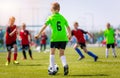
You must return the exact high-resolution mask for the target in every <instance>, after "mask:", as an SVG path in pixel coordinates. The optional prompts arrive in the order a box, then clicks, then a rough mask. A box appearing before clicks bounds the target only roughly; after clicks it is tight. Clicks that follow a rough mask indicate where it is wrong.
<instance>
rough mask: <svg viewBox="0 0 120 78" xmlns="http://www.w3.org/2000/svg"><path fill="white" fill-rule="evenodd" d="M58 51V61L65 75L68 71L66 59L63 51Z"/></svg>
mask: <svg viewBox="0 0 120 78" xmlns="http://www.w3.org/2000/svg"><path fill="white" fill-rule="evenodd" d="M59 51H60V59H61V62H62V65H63V67H64V75H67V74H68V72H69V70H68V64H67V62H66V57H65V55H64V49H59Z"/></svg>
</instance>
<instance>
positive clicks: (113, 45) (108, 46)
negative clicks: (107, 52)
mask: <svg viewBox="0 0 120 78" xmlns="http://www.w3.org/2000/svg"><path fill="white" fill-rule="evenodd" d="M106 47H107V48H108V49H109V48H110V47H112V48H115V44H114V43H112V44H107V45H106Z"/></svg>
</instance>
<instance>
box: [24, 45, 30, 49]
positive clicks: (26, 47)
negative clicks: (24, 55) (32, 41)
mask: <svg viewBox="0 0 120 78" xmlns="http://www.w3.org/2000/svg"><path fill="white" fill-rule="evenodd" d="M29 48H30V46H29V44H28V45H22V50H28V49H29Z"/></svg>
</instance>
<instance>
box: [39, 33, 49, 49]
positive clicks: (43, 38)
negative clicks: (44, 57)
mask: <svg viewBox="0 0 120 78" xmlns="http://www.w3.org/2000/svg"><path fill="white" fill-rule="evenodd" d="M46 41H47V35H46V33H45V32H42V35H41V37H40V51H45V50H46ZM43 47H44V49H43V50H42V48H43Z"/></svg>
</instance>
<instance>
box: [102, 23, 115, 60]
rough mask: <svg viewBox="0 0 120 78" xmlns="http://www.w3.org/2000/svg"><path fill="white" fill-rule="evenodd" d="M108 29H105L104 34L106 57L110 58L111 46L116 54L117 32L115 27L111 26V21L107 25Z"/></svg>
mask: <svg viewBox="0 0 120 78" xmlns="http://www.w3.org/2000/svg"><path fill="white" fill-rule="evenodd" d="M106 27H107V29H106V30H105V31H104V36H105V39H106V58H108V52H109V48H110V47H112V52H113V56H114V57H117V56H116V52H115V32H114V29H113V28H111V27H110V23H107V25H106Z"/></svg>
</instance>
